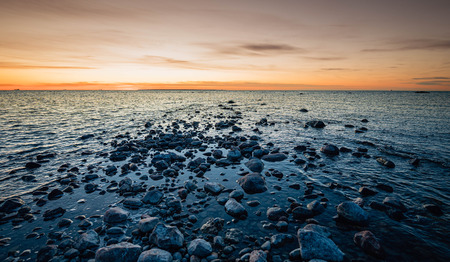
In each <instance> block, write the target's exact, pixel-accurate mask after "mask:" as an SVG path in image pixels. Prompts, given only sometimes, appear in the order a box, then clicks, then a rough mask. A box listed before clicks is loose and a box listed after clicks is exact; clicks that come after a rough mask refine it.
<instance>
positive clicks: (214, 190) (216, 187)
mask: <svg viewBox="0 0 450 262" xmlns="http://www.w3.org/2000/svg"><path fill="white" fill-rule="evenodd" d="M203 188H204V189H205V191H206V192H208V193H211V194H213V195H218V194H220V192H222V190H223V189H224V188H225V187H224V186H222V185H221V184H219V183H216V182H206V183H205V185H204V186H203Z"/></svg>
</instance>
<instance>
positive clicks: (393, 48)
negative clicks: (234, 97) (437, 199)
mask: <svg viewBox="0 0 450 262" xmlns="http://www.w3.org/2000/svg"><path fill="white" fill-rule="evenodd" d="M0 10H1V16H0V24H1V26H0V35H1V37H0V89H5V90H9V89H52V90H53V89H126V90H128V89H131V90H133V89H164V88H173V89H182V88H189V89H232V90H235V89H265V90H266V89H277V90H280V89H300V90H308V89H316V90H317V89H342V90H348V89H364V90H365V89H384V90H446V91H450V15H448V11H449V10H450V1H448V0H439V1H437V0H429V1H422V0H408V1H392V0H377V1H361V0H351V1H350V0H341V1H335V0H315V1H309V0H308V1H306V0H305V1H302V0H280V1H267V0H245V1H242V0H239V1H234V0H230V1H211V0H190V1H181V0H180V1H157V0H132V1H119V0H95V1H94V0H78V1H69V0H58V1H49V0H41V1H31V0H21V1H17V0H2V1H0Z"/></svg>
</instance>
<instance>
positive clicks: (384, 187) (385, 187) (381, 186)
mask: <svg viewBox="0 0 450 262" xmlns="http://www.w3.org/2000/svg"><path fill="white" fill-rule="evenodd" d="M376 188H378V189H380V190H383V191H386V192H388V193H392V192H394V188H392V187H391V186H390V185H386V184H381V183H380V184H377V185H376Z"/></svg>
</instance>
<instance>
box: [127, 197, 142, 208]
mask: <svg viewBox="0 0 450 262" xmlns="http://www.w3.org/2000/svg"><path fill="white" fill-rule="evenodd" d="M123 206H124V207H126V208H129V209H139V208H140V207H141V206H142V202H141V200H139V199H137V198H127V199H125V200H124V201H123Z"/></svg>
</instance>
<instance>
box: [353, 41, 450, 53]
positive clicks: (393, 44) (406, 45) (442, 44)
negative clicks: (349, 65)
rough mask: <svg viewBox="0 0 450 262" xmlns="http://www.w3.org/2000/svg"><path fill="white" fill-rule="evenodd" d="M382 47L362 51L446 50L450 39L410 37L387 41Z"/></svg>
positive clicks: (449, 44)
mask: <svg viewBox="0 0 450 262" xmlns="http://www.w3.org/2000/svg"><path fill="white" fill-rule="evenodd" d="M384 45H385V46H386V47H383V48H369V49H363V50H361V51H362V52H396V51H409V50H429V51H434V50H447V49H450V40H442V39H411V40H400V41H398V40H397V41H389V42H387V43H385V44H384Z"/></svg>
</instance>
